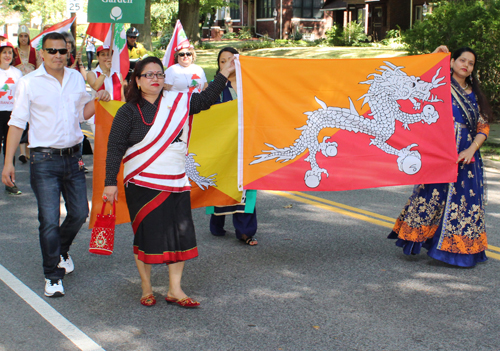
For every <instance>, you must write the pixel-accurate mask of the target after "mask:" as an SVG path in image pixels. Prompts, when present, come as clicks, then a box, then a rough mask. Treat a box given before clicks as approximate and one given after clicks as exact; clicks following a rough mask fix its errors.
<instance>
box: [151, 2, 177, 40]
mask: <svg viewBox="0 0 500 351" xmlns="http://www.w3.org/2000/svg"><path fill="white" fill-rule="evenodd" d="M178 6H179V5H178V4H177V1H175V0H156V1H155V0H153V1H152V2H151V13H152V14H153V16H151V31H152V32H153V33H155V32H156V33H157V32H161V33H162V35H163V36H164V35H165V34H166V33H171V32H172V30H173V28H174V25H175V20H176V19H177V10H178Z"/></svg>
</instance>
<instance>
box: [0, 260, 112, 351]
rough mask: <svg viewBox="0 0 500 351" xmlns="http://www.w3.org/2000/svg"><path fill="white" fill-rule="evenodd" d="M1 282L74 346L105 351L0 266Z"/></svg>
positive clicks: (81, 348) (93, 350)
mask: <svg viewBox="0 0 500 351" xmlns="http://www.w3.org/2000/svg"><path fill="white" fill-rule="evenodd" d="M0 280H2V281H3V282H4V283H5V284H6V285H7V286H8V287H9V288H11V289H12V290H13V291H14V292H15V293H16V294H17V295H19V296H20V297H21V298H22V299H23V300H24V301H26V303H27V304H28V305H30V306H31V307H32V308H33V309H34V310H35V311H37V312H38V314H39V315H40V316H42V317H43V318H45V320H46V321H47V322H49V323H50V324H52V326H54V328H56V329H57V330H59V331H60V332H61V333H62V334H63V335H64V336H65V337H67V338H68V339H69V340H70V341H71V342H72V343H73V344H75V345H76V346H77V347H78V348H79V349H80V350H83V351H104V349H103V348H102V347H101V346H99V345H98V344H97V343H96V342H95V341H94V340H92V339H91V338H89V337H88V336H87V334H85V333H84V332H82V331H81V330H80V329H78V328H77V327H76V326H75V325H74V324H73V323H71V322H70V321H68V320H67V319H66V318H64V317H63V316H62V315H61V314H60V313H59V312H57V311H56V310H55V309H54V308H53V307H52V306H50V305H49V304H48V303H47V302H45V301H44V300H43V299H42V298H41V297H40V296H38V295H37V294H35V293H34V292H33V291H32V290H31V289H30V288H28V287H27V286H26V285H25V284H24V283H23V282H22V281H20V280H19V279H17V278H16V277H15V276H14V275H13V274H12V273H10V272H9V271H8V270H7V269H5V267H4V266H2V265H1V264H0Z"/></svg>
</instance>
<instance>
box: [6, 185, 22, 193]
mask: <svg viewBox="0 0 500 351" xmlns="http://www.w3.org/2000/svg"><path fill="white" fill-rule="evenodd" d="M5 191H6V192H7V194H10V195H21V194H22V192H21V190H19V188H18V187H17V186H16V185H15V184H14V186H7V185H6V186H5Z"/></svg>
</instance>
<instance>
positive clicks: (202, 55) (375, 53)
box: [196, 40, 407, 80]
mask: <svg viewBox="0 0 500 351" xmlns="http://www.w3.org/2000/svg"><path fill="white" fill-rule="evenodd" d="M209 43H210V47H211V48H210V49H207V50H201V49H197V50H196V55H197V56H198V57H197V60H196V64H198V65H199V66H201V67H202V68H203V69H204V70H205V75H206V76H207V79H208V80H211V79H212V78H213V76H214V74H215V71H216V70H217V62H216V61H217V55H218V53H219V50H220V49H222V48H224V47H226V46H232V47H234V48H236V49H238V48H241V47H242V46H243V45H245V43H246V42H245V41H239V40H228V41H218V42H217V41H211V42H209ZM406 54H407V53H406V51H403V50H394V49H389V48H374V47H362V48H358V47H321V46H309V47H280V48H266V49H257V50H249V51H244V52H243V53H242V55H245V56H256V57H274V58H294V59H332V58H374V57H378V58H380V57H396V56H405V55H406Z"/></svg>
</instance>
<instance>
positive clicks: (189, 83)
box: [164, 43, 208, 93]
mask: <svg viewBox="0 0 500 351" xmlns="http://www.w3.org/2000/svg"><path fill="white" fill-rule="evenodd" d="M174 58H175V62H177V63H176V64H174V65H172V66H170V67H169V68H168V69H167V70H166V71H165V82H164V83H165V84H164V87H165V90H169V91H177V92H183V93H188V92H193V93H200V92H201V91H203V90H205V88H206V87H207V85H208V84H207V78H206V76H205V72H204V71H203V68H201V67H200V66H198V65H196V64H194V62H195V61H196V52H195V51H194V48H193V46H192V45H190V44H189V43H185V44H183V45H179V46H178V47H176V48H174Z"/></svg>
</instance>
